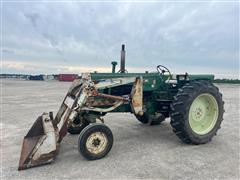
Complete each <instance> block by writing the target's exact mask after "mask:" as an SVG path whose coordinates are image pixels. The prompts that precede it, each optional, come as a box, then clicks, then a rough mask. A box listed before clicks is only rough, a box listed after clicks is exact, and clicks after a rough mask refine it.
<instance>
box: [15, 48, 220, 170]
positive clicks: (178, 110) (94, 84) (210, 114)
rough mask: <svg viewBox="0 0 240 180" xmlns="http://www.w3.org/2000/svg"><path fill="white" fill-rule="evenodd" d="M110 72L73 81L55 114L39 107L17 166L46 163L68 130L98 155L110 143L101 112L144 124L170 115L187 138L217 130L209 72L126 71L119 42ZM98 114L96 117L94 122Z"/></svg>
mask: <svg viewBox="0 0 240 180" xmlns="http://www.w3.org/2000/svg"><path fill="white" fill-rule="evenodd" d="M116 65H117V63H116V62H115V61H114V62H112V73H97V72H94V73H85V74H83V75H82V77H81V78H80V79H77V80H75V81H74V82H73V84H72V85H71V87H70V88H69V90H68V92H67V95H66V96H65V98H64V100H63V102H62V105H61V107H60V108H59V110H58V112H57V114H56V116H55V118H54V117H53V113H52V112H49V113H43V114H42V115H41V116H39V117H38V118H37V120H36V121H35V123H34V124H33V126H32V127H31V129H30V130H29V132H28V133H27V135H26V136H25V137H24V140H23V145H22V151H21V156H20V160H19V168H18V169H19V170H23V169H27V168H30V167H34V166H39V165H43V164H47V163H51V162H52V161H53V160H54V159H55V158H56V156H57V154H58V151H59V146H60V143H61V141H62V139H63V138H64V136H65V135H66V134H67V133H70V134H79V138H78V150H79V152H80V153H81V154H82V155H83V156H84V157H85V158H86V159H88V160H95V159H100V158H102V157H104V156H105V155H107V154H108V152H109V151H110V150H111V147H112V145H113V134H112V132H111V130H110V129H109V128H108V127H107V126H106V125H104V119H103V116H104V115H105V114H106V113H114V112H128V113H133V114H134V115H135V117H136V119H137V120H138V121H139V122H141V123H143V124H146V125H158V124H161V122H163V121H164V120H165V119H166V118H168V117H170V119H171V121H170V124H171V126H172V128H173V132H174V133H175V134H176V135H177V136H178V137H179V138H180V139H181V140H182V141H183V142H184V143H188V144H204V143H207V142H209V141H210V140H211V139H212V137H213V136H214V135H216V133H217V131H218V129H219V128H220V125H221V122H222V120H223V113H224V108H223V104H224V102H223V101H222V94H221V93H220V92H219V90H218V88H217V87H216V86H214V85H213V84H212V82H211V81H212V80H213V79H214V76H213V75H204V74H203V75H190V74H187V73H185V74H175V75H174V74H171V72H170V71H169V69H167V68H166V67H164V66H162V65H158V66H157V71H158V72H153V73H149V72H147V71H146V72H145V73H127V71H126V69H125V49H124V45H123V46H122V51H121V66H120V67H121V68H120V70H119V71H118V73H115V69H116ZM97 120H99V122H100V123H97Z"/></svg>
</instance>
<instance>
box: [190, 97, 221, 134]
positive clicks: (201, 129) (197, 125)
mask: <svg viewBox="0 0 240 180" xmlns="http://www.w3.org/2000/svg"><path fill="white" fill-rule="evenodd" d="M218 114H219V109H218V103H217V101H216V99H215V97H214V96H213V95H211V94H209V93H204V94H200V95H199V96H197V97H196V98H195V99H194V101H193V102H192V104H191V106H190V109H189V115H188V119H189V124H190V127H191V129H192V131H193V132H195V133H196V134H199V135H204V134H207V133H209V132H210V131H211V130H212V129H213V128H214V126H215V124H216V122H217V119H218Z"/></svg>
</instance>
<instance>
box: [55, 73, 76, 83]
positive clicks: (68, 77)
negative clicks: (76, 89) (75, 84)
mask: <svg viewBox="0 0 240 180" xmlns="http://www.w3.org/2000/svg"><path fill="white" fill-rule="evenodd" d="M77 78H78V74H59V75H58V80H59V81H74V80H75V79H77Z"/></svg>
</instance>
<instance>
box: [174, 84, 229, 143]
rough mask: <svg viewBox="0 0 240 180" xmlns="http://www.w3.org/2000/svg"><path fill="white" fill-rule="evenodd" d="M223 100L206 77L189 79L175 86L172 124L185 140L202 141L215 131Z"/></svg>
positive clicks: (220, 118)
mask: <svg viewBox="0 0 240 180" xmlns="http://www.w3.org/2000/svg"><path fill="white" fill-rule="evenodd" d="M223 104H224V102H223V100H222V94H221V93H220V92H219V90H218V88H217V87H216V86H214V85H213V84H212V83H210V82H208V81H192V82H190V83H187V84H186V85H184V86H183V87H182V88H180V89H179V90H178V93H177V94H176V96H174V100H173V103H172V104H171V113H170V116H171V126H172V127H173V131H174V132H175V134H176V135H177V136H178V137H179V138H180V139H181V140H182V141H183V142H185V143H188V144H204V143H207V142H209V141H211V139H212V137H213V136H214V135H216V133H217V131H218V129H219V128H220V125H221V122H222V120H223V113H224V107H223Z"/></svg>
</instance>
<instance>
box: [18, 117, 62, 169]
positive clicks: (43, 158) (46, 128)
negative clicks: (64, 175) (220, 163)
mask: <svg viewBox="0 0 240 180" xmlns="http://www.w3.org/2000/svg"><path fill="white" fill-rule="evenodd" d="M57 138H58V130H57V128H54V125H53V123H52V120H51V118H50V117H49V115H48V113H43V114H42V115H41V116H39V117H38V118H37V120H36V121H35V123H34V124H33V126H32V127H31V129H30V130H29V132H28V133H27V135H26V136H25V137H24V140H23V144H22V151H21V156H20V160H19V167H18V170H23V169H27V168H30V167H34V166H39V165H43V164H48V163H51V162H52V161H53V160H54V158H55V157H56V155H57V153H58V144H57Z"/></svg>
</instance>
